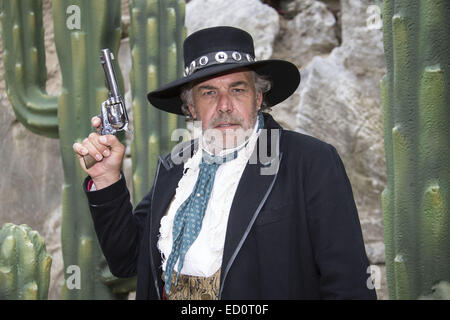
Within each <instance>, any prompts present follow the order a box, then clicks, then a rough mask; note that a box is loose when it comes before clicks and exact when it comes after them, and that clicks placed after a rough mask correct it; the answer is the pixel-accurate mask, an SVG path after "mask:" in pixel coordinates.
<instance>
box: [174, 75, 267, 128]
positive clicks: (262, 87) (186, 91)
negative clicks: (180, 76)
mask: <svg viewBox="0 0 450 320" xmlns="http://www.w3.org/2000/svg"><path fill="white" fill-rule="evenodd" d="M251 73H252V75H253V83H254V84H255V92H256V94H258V93H259V92H261V93H262V97H263V101H262V104H261V111H270V107H271V106H270V105H269V104H268V102H267V101H266V99H265V93H266V92H269V91H270V89H272V81H270V79H269V77H268V76H263V75H260V74H258V73H256V72H255V71H251ZM193 88H194V83H192V82H190V83H188V84H186V85H185V86H183V87H182V88H181V94H180V98H181V101H183V104H182V105H181V111H182V112H183V114H184V115H185V116H186V120H193V117H192V114H191V112H190V111H189V108H188V105H191V106H194V107H195V105H194V97H193V95H192V89H193Z"/></svg>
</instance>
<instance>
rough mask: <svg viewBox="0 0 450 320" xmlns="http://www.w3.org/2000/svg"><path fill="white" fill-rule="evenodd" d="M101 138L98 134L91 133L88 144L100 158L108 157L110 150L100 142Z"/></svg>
mask: <svg viewBox="0 0 450 320" xmlns="http://www.w3.org/2000/svg"><path fill="white" fill-rule="evenodd" d="M101 137H102V136H100V135H99V134H98V133H96V132H92V133H91V134H90V135H89V137H88V139H89V141H90V143H91V144H92V145H93V146H94V147H95V148H96V149H97V150H98V151H99V152H100V153H101V154H102V156H109V155H110V150H109V148H108V146H105V145H103V144H102V143H101V142H100V139H101Z"/></svg>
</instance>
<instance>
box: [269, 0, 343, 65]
mask: <svg viewBox="0 0 450 320" xmlns="http://www.w3.org/2000/svg"><path fill="white" fill-rule="evenodd" d="M290 4H292V7H293V8H292V9H291V10H292V11H291V13H297V14H296V15H295V17H294V18H293V19H289V20H285V19H283V18H281V21H282V23H280V25H281V28H280V34H279V35H278V37H277V39H276V41H275V45H274V54H273V55H272V58H275V59H283V60H289V61H292V62H293V63H295V64H296V65H297V67H298V68H301V67H302V66H304V65H306V64H307V63H308V62H310V61H311V59H312V58H313V57H315V56H317V55H322V54H329V53H330V52H331V50H332V49H333V48H334V47H336V46H338V45H339V40H338V38H337V35H336V30H335V27H336V18H335V17H334V15H333V14H332V12H331V11H329V10H328V8H327V6H326V5H325V4H324V3H322V2H319V1H315V0H306V1H305V0H302V1H294V2H290Z"/></svg>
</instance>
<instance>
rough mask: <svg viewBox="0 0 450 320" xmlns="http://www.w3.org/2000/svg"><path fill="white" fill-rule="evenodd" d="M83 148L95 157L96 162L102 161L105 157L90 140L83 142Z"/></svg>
mask: <svg viewBox="0 0 450 320" xmlns="http://www.w3.org/2000/svg"><path fill="white" fill-rule="evenodd" d="M83 147H84V148H86V149H87V150H88V153H89V154H90V155H91V156H92V157H94V159H95V160H97V161H101V160H102V159H103V156H102V155H101V151H99V150H98V149H97V148H96V147H95V146H94V145H93V144H92V142H91V140H90V139H89V138H86V139H84V140H83Z"/></svg>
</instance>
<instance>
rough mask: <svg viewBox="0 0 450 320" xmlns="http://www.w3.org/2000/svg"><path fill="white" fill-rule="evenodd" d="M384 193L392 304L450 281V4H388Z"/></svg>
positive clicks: (390, 0) (400, 0)
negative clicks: (385, 178) (385, 182)
mask: <svg viewBox="0 0 450 320" xmlns="http://www.w3.org/2000/svg"><path fill="white" fill-rule="evenodd" d="M383 25H384V27H383V29H384V30H383V32H384V48H385V54H386V62H387V74H386V76H385V77H384V78H383V80H382V82H381V89H382V102H383V114H384V120H383V122H384V137H385V149H386V166H387V186H386V189H385V190H384V191H383V194H382V206H383V216H384V229H385V244H386V272H387V280H388V286H389V295H390V298H391V299H416V298H418V297H419V296H420V295H428V294H430V292H431V288H432V286H433V285H434V284H435V283H438V282H440V281H444V280H447V281H448V280H450V208H449V207H450V130H449V125H448V122H449V120H450V111H449V110H450V109H449V108H448V106H449V105H450V32H449V30H450V2H449V1H447V0H435V1H425V0H423V1H413V2H411V1H405V0H385V1H384V2H383Z"/></svg>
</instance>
